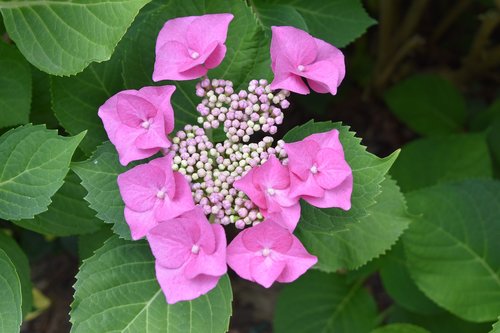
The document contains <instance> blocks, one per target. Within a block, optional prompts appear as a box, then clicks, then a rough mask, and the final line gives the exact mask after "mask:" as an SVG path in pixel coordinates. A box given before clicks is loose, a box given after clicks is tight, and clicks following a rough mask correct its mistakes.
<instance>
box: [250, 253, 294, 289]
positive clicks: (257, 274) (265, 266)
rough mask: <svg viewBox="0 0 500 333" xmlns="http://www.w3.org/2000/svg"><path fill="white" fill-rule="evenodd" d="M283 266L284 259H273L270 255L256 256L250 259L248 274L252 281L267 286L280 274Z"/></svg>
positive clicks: (284, 264)
mask: <svg viewBox="0 0 500 333" xmlns="http://www.w3.org/2000/svg"><path fill="white" fill-rule="evenodd" d="M285 266H286V263H285V262H284V261H274V260H273V259H272V258H271V256H267V257H264V256H256V257H254V258H252V259H251V260H250V274H251V276H252V279H253V281H255V282H257V283H258V284H260V285H262V286H263V287H264V288H269V287H271V285H272V284H273V283H274V281H276V279H277V278H278V277H279V276H280V275H281V274H282V272H283V270H284V269H285Z"/></svg>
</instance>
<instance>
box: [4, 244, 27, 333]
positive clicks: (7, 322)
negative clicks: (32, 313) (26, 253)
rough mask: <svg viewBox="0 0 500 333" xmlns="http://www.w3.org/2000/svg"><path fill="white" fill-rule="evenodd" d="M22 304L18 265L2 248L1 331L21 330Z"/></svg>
mask: <svg viewBox="0 0 500 333" xmlns="http://www.w3.org/2000/svg"><path fill="white" fill-rule="evenodd" d="M21 305H22V296H21V283H20V281H19V276H18V274H17V271H16V267H15V266H14V264H13V263H12V261H11V259H10V258H9V257H8V256H7V254H6V253H5V252H4V251H3V250H2V249H0V332H2V333H18V332H19V327H20V326H21V321H22V318H23V316H22V311H21Z"/></svg>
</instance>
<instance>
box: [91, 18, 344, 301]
mask: <svg viewBox="0 0 500 333" xmlns="http://www.w3.org/2000/svg"><path fill="white" fill-rule="evenodd" d="M232 19H233V15H231V14H209V15H203V16H189V17H181V18H176V19H172V20H169V21H167V22H166V23H165V25H164V27H163V28H162V29H161V31H160V33H159V36H158V40H157V44H156V61H155V66H154V73H153V80H154V81H161V80H191V79H200V81H199V82H198V83H197V84H196V87H195V93H196V95H197V96H198V97H199V98H200V103H199V104H198V105H197V107H196V111H197V112H198V113H199V117H198V119H197V122H198V124H188V125H185V126H184V127H183V128H180V129H178V130H177V131H176V132H173V129H174V110H173V108H172V105H171V103H170V98H171V96H172V94H173V93H174V91H175V88H174V86H169V85H165V86H157V87H144V88H142V89H140V90H125V91H122V92H119V93H117V94H116V95H114V96H112V97H111V98H110V99H109V100H108V101H106V102H105V103H104V104H103V106H101V108H100V109H99V116H100V117H101V119H102V121H103V123H104V128H105V129H106V132H107V134H108V136H109V138H110V141H111V142H112V143H113V144H114V145H115V147H116V150H117V151H118V156H119V159H120V163H122V164H123V165H127V164H128V163H129V162H131V161H137V160H141V159H146V158H150V160H149V161H147V162H146V163H143V164H139V165H136V166H134V167H133V168H130V169H129V170H128V171H126V172H124V173H123V174H121V175H119V177H118V186H119V189H120V194H121V196H122V199H123V201H124V203H125V211H124V215H125V219H126V222H127V223H128V225H129V227H130V232H131V236H132V238H133V239H134V240H137V239H141V238H146V239H147V241H148V242H149V244H150V246H151V249H152V253H153V255H154V257H155V261H156V277H157V279H158V282H159V284H160V286H161V288H162V290H163V293H164V294H165V297H166V300H167V302H168V303H170V304H173V303H176V302H179V301H186V300H191V299H194V298H196V297H198V296H200V295H203V294H205V293H207V292H209V291H210V290H211V289H213V288H214V287H215V286H216V285H217V283H218V281H219V279H220V277H221V276H223V275H224V274H225V273H226V272H227V266H228V265H229V267H230V268H232V269H233V270H234V271H235V272H236V273H237V274H238V275H239V276H240V277H242V278H244V279H247V280H250V281H254V282H256V283H258V284H260V285H262V286H264V287H266V288H268V287H270V286H271V285H272V284H273V283H274V282H276V281H277V282H282V283H287V282H292V281H294V280H296V279H297V278H298V277H299V276H300V275H302V274H304V273H305V272H306V271H307V270H308V269H310V268H311V267H312V266H313V265H314V264H315V263H316V262H317V258H316V257H315V256H314V255H312V254H310V253H308V251H307V249H306V248H304V246H303V245H302V244H301V242H300V240H299V239H298V238H297V237H296V236H294V235H293V231H294V230H295V228H296V226H297V224H298V223H300V222H299V221H300V200H301V199H303V200H305V201H306V202H308V203H309V204H311V205H314V206H317V207H321V208H327V207H328V208H332V207H336V208H340V209H344V210H347V209H349V208H350V199H351V193H352V186H353V178H352V171H351V168H350V167H349V164H348V163H347V162H346V160H345V157H344V150H343V147H342V144H341V142H340V140H339V133H338V131H336V130H332V131H329V132H326V133H317V134H313V135H310V136H308V137H306V138H305V139H304V140H301V141H298V142H288V143H285V142H284V141H283V140H275V139H274V138H273V135H274V134H276V133H277V130H278V126H279V125H281V124H282V123H283V119H284V117H285V114H286V109H288V107H289V105H290V103H289V101H288V100H287V98H288V97H289V96H290V92H297V93H308V92H309V88H308V85H309V87H310V88H311V89H313V90H314V91H317V92H321V93H325V92H330V93H332V94H335V93H336V89H337V87H338V85H339V84H340V82H341V81H342V79H343V77H344V74H345V68H344V62H343V55H342V53H341V52H340V51H339V50H338V49H337V48H335V47H334V46H332V45H329V44H327V43H326V42H324V41H321V40H319V39H317V38H314V37H312V36H310V35H309V34H307V33H306V32H304V31H301V30H299V29H296V28H293V27H273V29H272V43H271V60H272V70H273V72H274V75H275V77H274V80H273V82H272V83H271V84H270V83H269V82H268V81H267V80H264V79H260V80H257V79H254V80H251V81H250V82H249V84H248V88H247V89H243V90H240V91H236V90H235V88H234V85H233V82H231V81H228V80H224V79H209V78H208V77H207V76H206V75H207V73H208V70H209V69H212V68H214V67H216V66H218V65H219V64H220V63H221V62H222V61H223V59H224V56H225V54H226V50H227V46H226V45H225V42H226V37H227V33H228V29H229V26H230V22H231V21H232ZM303 79H305V80H306V81H305V82H304V81H303ZM217 128H222V129H223V130H224V132H225V134H226V139H225V140H222V141H221V142H212V141H211V140H210V139H209V136H208V135H207V132H206V131H208V130H213V129H217ZM256 133H258V134H259V135H254V134H256ZM260 134H263V136H262V135H260ZM256 137H259V138H260V139H256ZM224 226H226V227H231V226H234V227H235V228H236V230H238V231H239V233H238V234H237V236H236V237H235V238H234V239H233V240H232V241H231V242H230V244H229V245H227V243H228V240H227V238H226V234H225V231H224Z"/></svg>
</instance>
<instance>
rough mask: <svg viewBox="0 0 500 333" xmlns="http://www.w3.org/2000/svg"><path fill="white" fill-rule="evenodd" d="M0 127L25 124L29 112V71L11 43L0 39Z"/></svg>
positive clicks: (26, 63)
mask: <svg viewBox="0 0 500 333" xmlns="http://www.w3.org/2000/svg"><path fill="white" fill-rule="evenodd" d="M0 73H2V75H0V87H1V89H0V128H1V127H8V126H14V125H21V124H26V123H27V122H28V117H29V113H30V102H31V72H30V66H29V64H28V62H27V61H26V60H25V59H24V58H23V56H22V55H21V53H20V52H19V51H18V50H17V49H16V48H15V47H14V46H12V45H7V44H5V43H4V42H3V41H1V40H0Z"/></svg>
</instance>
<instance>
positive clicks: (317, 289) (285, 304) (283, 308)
mask: <svg viewBox="0 0 500 333" xmlns="http://www.w3.org/2000/svg"><path fill="white" fill-rule="evenodd" d="M376 322H377V309H376V305H375V301H374V300H373V298H372V297H371V295H370V293H368V291H367V290H365V289H364V288H363V287H362V285H361V283H359V282H358V283H354V284H350V283H348V282H347V280H346V278H345V277H342V276H340V275H336V274H326V273H321V272H318V271H309V272H307V273H306V274H305V275H303V276H302V277H300V278H299V279H298V280H297V281H295V282H294V283H292V284H290V285H287V286H285V288H284V289H283V290H282V292H281V293H280V295H279V297H278V302H277V304H276V312H275V317H274V331H275V332H276V333H284V332H286V333H295V332H297V333H299V332H300V333H317V332H370V331H371V330H372V329H373V328H374V327H375V325H376Z"/></svg>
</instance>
